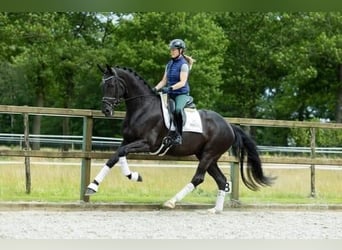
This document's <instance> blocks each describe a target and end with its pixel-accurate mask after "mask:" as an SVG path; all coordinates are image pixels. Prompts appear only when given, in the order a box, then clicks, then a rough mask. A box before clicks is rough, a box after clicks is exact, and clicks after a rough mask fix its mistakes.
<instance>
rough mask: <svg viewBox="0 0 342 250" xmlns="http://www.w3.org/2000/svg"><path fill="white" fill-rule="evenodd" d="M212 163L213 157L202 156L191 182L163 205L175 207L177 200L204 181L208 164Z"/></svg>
mask: <svg viewBox="0 0 342 250" xmlns="http://www.w3.org/2000/svg"><path fill="white" fill-rule="evenodd" d="M211 163H212V160H211V157H207V158H202V159H201V161H200V163H199V165H198V167H197V170H196V173H195V175H194V177H193V178H192V180H191V182H190V183H188V184H187V185H186V186H185V187H184V188H183V189H182V190H181V191H179V192H178V193H177V194H176V195H175V196H174V197H173V198H171V199H170V200H168V201H166V202H165V203H164V204H163V206H164V207H168V208H175V206H176V202H179V201H181V200H182V199H183V198H184V197H185V196H186V195H188V194H189V193H191V192H192V191H193V190H194V189H195V187H197V186H198V185H199V184H201V183H202V182H203V181H204V176H205V173H206V172H207V168H208V166H210V164H211Z"/></svg>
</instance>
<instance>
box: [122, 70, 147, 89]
mask: <svg viewBox="0 0 342 250" xmlns="http://www.w3.org/2000/svg"><path fill="white" fill-rule="evenodd" d="M115 68H117V69H121V70H123V71H127V72H128V73H130V74H132V75H133V76H134V77H135V78H137V80H139V81H141V82H143V83H144V84H145V85H146V86H147V87H148V88H149V89H152V88H151V86H150V85H149V84H148V82H147V81H146V80H145V79H144V78H142V77H141V76H140V75H139V74H138V73H137V72H136V71H135V70H134V69H132V68H128V67H122V66H117V65H116V66H115Z"/></svg>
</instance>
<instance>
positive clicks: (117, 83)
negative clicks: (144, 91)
mask: <svg viewBox="0 0 342 250" xmlns="http://www.w3.org/2000/svg"><path fill="white" fill-rule="evenodd" d="M112 72H113V75H111V76H109V77H106V78H103V79H102V84H103V85H105V84H110V85H112V86H113V87H114V93H115V96H114V97H102V103H103V104H106V105H108V106H110V107H111V108H112V109H113V108H115V107H116V106H117V105H119V104H120V102H122V101H126V102H127V101H130V100H134V99H136V98H141V97H148V96H155V94H149V95H138V96H132V97H129V98H123V97H120V96H119V91H118V90H119V87H121V89H124V92H123V93H124V94H123V95H122V96H124V95H126V94H127V93H128V91H127V87H126V85H125V81H124V80H123V79H122V78H121V77H119V76H118V73H117V72H116V70H115V69H114V68H112ZM109 80H111V82H110V83H107V81H109Z"/></svg>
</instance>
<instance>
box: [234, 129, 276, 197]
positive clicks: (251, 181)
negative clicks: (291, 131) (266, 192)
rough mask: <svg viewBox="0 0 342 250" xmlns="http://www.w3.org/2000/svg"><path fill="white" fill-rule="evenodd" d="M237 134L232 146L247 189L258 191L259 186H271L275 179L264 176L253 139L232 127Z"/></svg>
mask: <svg viewBox="0 0 342 250" xmlns="http://www.w3.org/2000/svg"><path fill="white" fill-rule="evenodd" d="M231 126H232V128H233V130H234V133H235V142H234V144H233V145H232V153H233V155H234V156H235V157H237V158H238V160H239V162H240V173H241V178H242V181H243V183H244V184H245V185H246V187H247V188H249V189H251V190H253V191H256V190H258V189H259V186H270V185H272V184H273V180H274V179H275V178H274V177H267V176H265V175H264V173H263V170H262V166H261V160H260V157H259V153H258V150H257V146H256V144H255V142H254V140H253V139H252V138H250V137H249V136H248V135H247V134H246V132H244V131H243V130H242V129H241V128H240V127H238V126H235V125H233V124H232V125H231ZM246 154H247V177H246V176H245V173H244V167H243V162H244V159H245V156H246Z"/></svg>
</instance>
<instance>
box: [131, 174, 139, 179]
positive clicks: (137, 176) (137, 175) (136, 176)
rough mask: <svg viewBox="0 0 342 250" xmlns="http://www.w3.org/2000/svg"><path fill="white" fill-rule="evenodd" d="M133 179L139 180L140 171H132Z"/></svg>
mask: <svg viewBox="0 0 342 250" xmlns="http://www.w3.org/2000/svg"><path fill="white" fill-rule="evenodd" d="M131 174H132V175H131V181H138V178H139V173H138V172H132V173H131Z"/></svg>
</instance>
